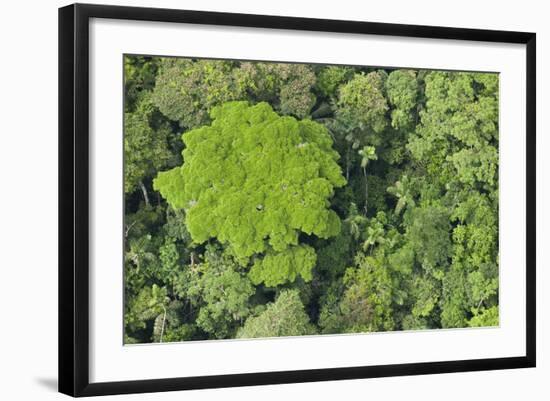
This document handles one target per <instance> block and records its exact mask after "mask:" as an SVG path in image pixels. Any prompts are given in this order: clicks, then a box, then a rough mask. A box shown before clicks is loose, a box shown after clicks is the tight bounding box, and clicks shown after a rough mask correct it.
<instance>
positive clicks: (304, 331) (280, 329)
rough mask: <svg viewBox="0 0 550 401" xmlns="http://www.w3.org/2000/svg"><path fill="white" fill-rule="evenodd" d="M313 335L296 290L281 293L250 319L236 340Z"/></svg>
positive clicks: (312, 329) (313, 328)
mask: <svg viewBox="0 0 550 401" xmlns="http://www.w3.org/2000/svg"><path fill="white" fill-rule="evenodd" d="M308 334H315V327H314V326H313V325H312V324H311V323H310V322H309V317H308V315H307V314H306V313H305V311H304V305H303V304H302V301H301V300H300V294H299V293H298V291H296V290H285V291H282V292H281V293H280V294H279V296H278V297H277V300H276V301H275V302H274V303H271V304H268V305H267V308H266V309H265V311H263V312H262V313H261V314H260V315H258V316H256V317H250V318H248V320H247V321H246V322H245V324H244V326H243V328H242V329H241V330H240V331H239V332H238V333H237V337H238V338H256V337H281V336H302V335H308Z"/></svg>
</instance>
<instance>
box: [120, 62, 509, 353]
mask: <svg viewBox="0 0 550 401" xmlns="http://www.w3.org/2000/svg"><path fill="white" fill-rule="evenodd" d="M123 62H124V135H123V138H124V222H123V232H122V233H121V235H122V236H123V237H124V267H123V268H124V343H125V344H140V343H168V342H180V341H198V340H221V339H251V338H262V337H288V336H304V335H307V336H311V335H337V334H350V333H356V334H358V333H371V332H390V331H404V330H407V331H411V330H433V329H457V328H476V327H490V326H498V325H499V302H498V301H499V264H498V263H499V262H498V256H499V247H498V245H499V231H498V227H499V224H498V223H499V220H498V215H499V198H498V196H499V176H498V172H499V153H498V146H499V145H498V143H499V125H498V124H499V123H498V122H499V75H498V74H497V73H487V72H461V71H438V70H423V69H402V68H393V67H392V68H389V67H372V66H344V65H323V64H298V63H282V62H280V63H278V62H259V61H240V60H213V59H191V58H176V57H154V56H142V55H125V56H124V61H123Z"/></svg>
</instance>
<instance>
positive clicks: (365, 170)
mask: <svg viewBox="0 0 550 401" xmlns="http://www.w3.org/2000/svg"><path fill="white" fill-rule="evenodd" d="M363 176H364V177H365V216H367V207H368V203H369V182H368V181H367V168H366V167H363Z"/></svg>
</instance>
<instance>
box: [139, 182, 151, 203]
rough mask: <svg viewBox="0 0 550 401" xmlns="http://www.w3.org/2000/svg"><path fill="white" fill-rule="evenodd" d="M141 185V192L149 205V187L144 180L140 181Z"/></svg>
mask: <svg viewBox="0 0 550 401" xmlns="http://www.w3.org/2000/svg"><path fill="white" fill-rule="evenodd" d="M139 187H140V188H141V193H143V199H145V205H147V206H149V204H150V203H149V195H147V188H145V185H143V182H142V181H140V182H139Z"/></svg>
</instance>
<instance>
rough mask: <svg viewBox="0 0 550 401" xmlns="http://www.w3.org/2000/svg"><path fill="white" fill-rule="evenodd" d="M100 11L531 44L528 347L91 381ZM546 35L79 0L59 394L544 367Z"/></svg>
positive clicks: (63, 104) (63, 167)
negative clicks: (540, 329)
mask: <svg viewBox="0 0 550 401" xmlns="http://www.w3.org/2000/svg"><path fill="white" fill-rule="evenodd" d="M91 18H107V19H120V20H140V21H161V22H175V23H190V24H206V25H219V26H239V27H251V28H274V29H285V30H305V31H323V32H337V33H355V34H370V35H386V36H404V37H415V38H437V39H450V40H468V41H484V42H500V43H516V44H524V45H526V55H527V56H526V60H525V62H526V72H527V74H526V77H527V81H526V90H527V93H526V120H527V122H526V124H527V125H526V133H527V138H526V149H527V159H526V160H527V166H526V173H527V177H526V185H527V188H526V189H527V192H526V205H527V208H526V230H527V231H526V233H527V236H526V254H527V258H526V267H527V268H526V275H527V276H526V289H525V290H526V304H527V310H526V317H527V319H526V327H525V332H526V340H527V342H526V353H525V355H524V356H520V357H507V358H494V359H475V360H457V361H444V362H427V363H408V364H397V365H381V366H355V367H345V368H330V369H313V370H297V371H283V372H263V373H246V374H230V375H219V376H198V377H183V378H166V379H154V380H135V381H122V382H103V383H90V381H89V338H88V336H89V335H88V329H89V312H88V310H89V290H88V285H89V276H88V274H89V266H88V256H89V249H88V246H89V233H88V228H89V222H88V218H89V214H88V210H89V209H88V208H89V194H90V189H89V181H88V173H89V147H88V146H89V145H88V139H89V132H88V124H89V118H88V110H89V108H88V107H89V105H88V95H89V87H88V76H89V75H88V73H89V71H88V61H89V32H88V28H89V21H90V19H91ZM535 65H536V35H535V33H526V32H509V31H494V30H479V29H461V28H447V27H435V26H417V25H401V24H386V23H372V22H358V21H338V20H325V19H310V18H295V17H280V16H266V15H245V14H232V13H219V12H203V11H183V10H171V9H155V8H137V7H121V6H105V5H87V4H74V5H69V6H66V7H63V8H60V9H59V391H60V392H62V393H65V394H68V395H71V396H75V397H79V396H95V395H106V394H124V393H141V392H157V391H172V390H188V389H204V388H218V387H237V386H253V385H265V384H279V383H295V382H316V381H324V380H345V379H360V378H372V377H384V376H401V375H420V374H433V373H450V372H464V371H480V370H493V369H513V368H527V367H534V366H535V364H536V357H535V349H536V336H535V335H536V334H535V327H536V326H535V325H536V319H535V299H536V294H535V276H536V271H535V270H536V260H535V257H536V253H535V246H536V245H535V244H536V228H535V224H536V215H535V213H536V204H535V194H536V188H535V185H536V183H535V165H536V160H535V156H536V152H535V146H536V139H535V129H536V125H535V121H536V103H535V102H536V67H535Z"/></svg>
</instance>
